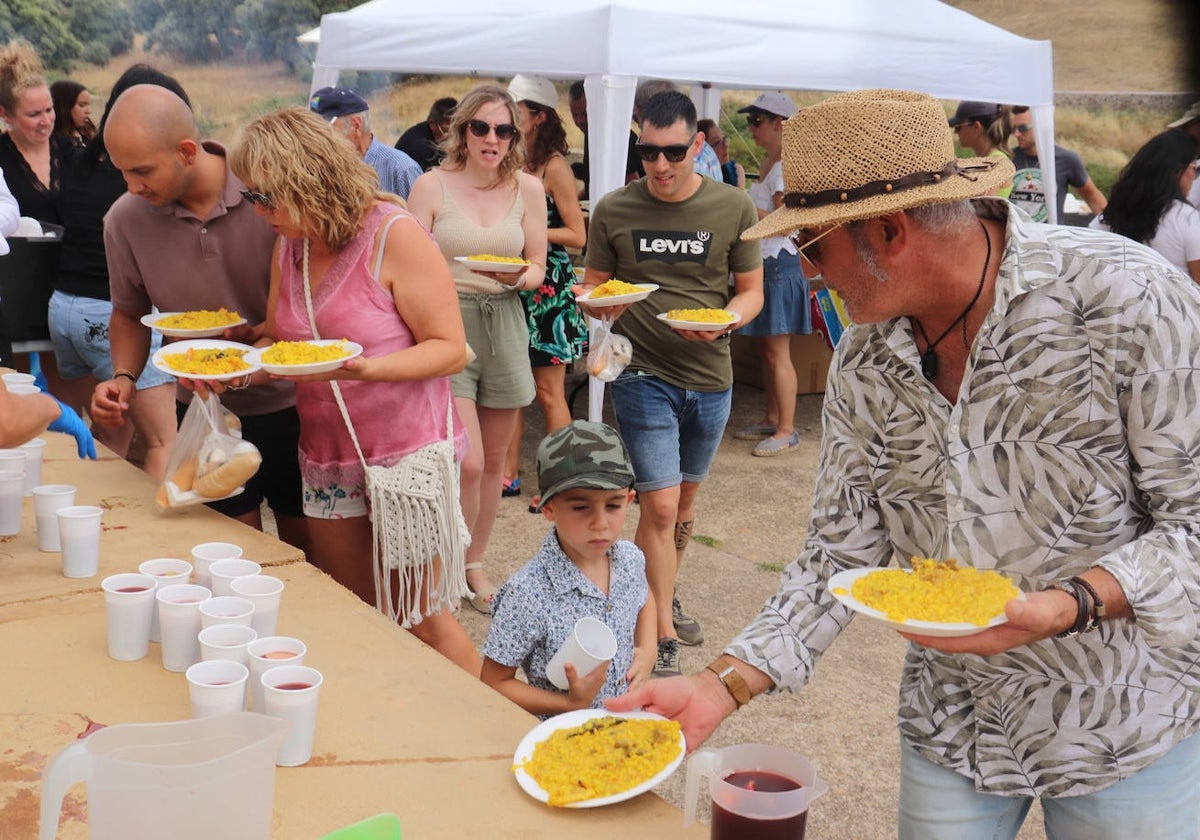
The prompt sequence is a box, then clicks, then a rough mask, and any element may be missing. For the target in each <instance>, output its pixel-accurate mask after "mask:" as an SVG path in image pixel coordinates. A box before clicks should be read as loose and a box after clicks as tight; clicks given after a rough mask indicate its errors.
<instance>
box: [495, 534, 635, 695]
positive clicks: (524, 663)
mask: <svg viewBox="0 0 1200 840" xmlns="http://www.w3.org/2000/svg"><path fill="white" fill-rule="evenodd" d="M608 557H609V563H610V572H609V580H608V594H607V595H605V594H604V593H603V592H601V591H600V588H599V587H598V586H596V584H594V583H592V581H591V580H590V579H589V578H588V577H587V576H586V575H585V574H584V573H583V572H581V571H580V570H579V567H578V566H576V565H575V564H574V563H572V562H571V559H570V558H569V557H567V555H566V554H565V553H563V550H562V548H561V547H560V546H559V544H558V530H557V529H556V528H551V529H550V533H549V534H548V535H547V536H546V539H545V540H544V541H543V542H542V547H541V548H540V549H539V550H538V553H537V554H535V555H534V556H533V559H532V560H530V561H529V562H528V563H526V564H525V565H524V566H522V567H521V568H520V570H519V571H518V572H517V573H516V574H515V575H513V576H512V577H511V578H509V579H508V582H507V583H505V584H504V585H503V586H501V587H500V591H499V592H497V593H496V597H495V598H494V599H493V600H492V626H491V629H490V630H489V631H488V637H487V641H486V642H484V644H483V655H484V656H486V657H487V658H488V659H490V660H492V661H493V662H498V663H499V664H501V665H506V666H508V667H510V668H517V667H519V668H521V669H522V670H523V671H524V672H525V678H526V679H527V680H528V681H529V684H530V685H532V686H536V687H537V688H544V689H546V690H547V691H553V692H557V693H560V694H561V693H562V692H561V691H559V689H558V688H556V687H555V686H554V685H553V684H552V683H551V682H550V681H549V680H548V679H546V666H547V665H549V664H550V660H551V659H552V658H553V657H554V654H555V653H557V652H558V649H559V648H560V647H562V644H563V642H565V641H566V640H567V637H568V636H570V635H571V631H572V630H574V629H575V622H576V621H578V620H579V619H581V618H583V617H584V616H591V617H593V618H597V619H599V620H600V621H603V622H604V623H605V624H606V625H608V629H610V630H612V632H613V635H614V636H616V637H617V653H616V656H614V657H613V658H612V661H611V662H609V663H608V677H607V678H606V679H605V681H604V685H603V686H602V687H601V689H600V691H599V692H598V693H597V694H596V699H595V701H594V702H593V703H592V708H594V709H600V708H603V707H604V698H606V697H616V696H617V695H619V694H624V693H625V692H626V691H627V690H628V689H629V686H628V684H627V683H626V681H625V674H626V673H628V671H629V668H630V666H631V665H632V664H633V643H634V629H635V628H636V627H637V619H638V613H639V612H640V611H641V609H642V607H643V606H645V604H646V598H647V597H648V596H649V594H650V587H649V585H648V584H647V583H646V557H645V555H643V554H642V550H641V549H640V548H638V547H637V546H636V545H634V544H633V543H631V542H629V541H628V540H620V541H618V542H616V543H614V544H613V547H612V548H611V549H609V551H608ZM542 717H543V718H546V717H550V716H549V715H542Z"/></svg>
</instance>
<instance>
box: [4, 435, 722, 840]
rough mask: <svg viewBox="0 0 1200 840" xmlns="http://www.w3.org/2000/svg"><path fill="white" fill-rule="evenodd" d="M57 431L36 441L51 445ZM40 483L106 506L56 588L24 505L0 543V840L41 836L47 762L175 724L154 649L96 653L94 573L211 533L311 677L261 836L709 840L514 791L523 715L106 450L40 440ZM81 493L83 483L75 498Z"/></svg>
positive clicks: (184, 698) (662, 817)
mask: <svg viewBox="0 0 1200 840" xmlns="http://www.w3.org/2000/svg"><path fill="white" fill-rule="evenodd" d="M52 438H63V436H61V435H47V439H48V440H51V439H52ZM43 481H44V483H71V484H75V485H76V486H77V487H79V501H80V503H84V504H87V503H99V504H102V505H103V506H105V507H106V512H105V517H104V527H105V530H104V533H103V535H102V538H101V539H102V542H101V562H100V567H101V568H100V574H99V575H98V576H97V577H94V578H87V579H84V580H68V579H67V578H64V577H63V576H62V574H61V570H60V567H59V560H58V558H59V555H57V554H47V553H42V552H38V550H37V545H36V539H35V538H34V532H33V521H32V502H31V501H27V502H26V507H27V511H26V514H27V516H26V519H25V522H24V527H23V530H22V533H21V534H20V535H18V536H17V537H14V538H11V539H10V540H8V541H7V542H6V543H4V544H2V545H0V551H3V557H2V559H0V650H3V651H5V654H4V658H3V663H4V671H5V673H4V676H3V678H2V679H0V837H3V838H5V840H7V838H10V837H12V838H27V837H36V830H37V821H38V808H39V802H40V798H39V791H40V777H41V771H42V768H43V767H44V766H45V764H46V762H47V761H48V759H49V758H50V757H51V756H52V755H53V754H54V753H55V752H57V751H58V749H60V748H61V747H62V746H64V745H66V744H68V743H70V742H71V741H72V740H74V739H75V738H76V737H78V736H79V735H80V734H81V733H82V732H84V731H85V730H86V729H87V728H88V727H89V726H90V725H92V724H115V723H126V722H135V721H141V722H157V721H168V720H178V719H181V718H185V717H187V715H188V692H187V685H186V681H185V680H184V677H183V675H182V674H178V673H171V672H168V671H165V670H164V669H163V668H162V667H161V660H160V654H159V650H158V646H157V645H151V649H150V655H149V656H148V657H146V658H145V659H142V660H140V661H137V662H117V661H114V660H112V659H109V658H108V656H107V654H106V640H105V619H104V599H103V595H102V593H101V591H100V580H101V579H102V578H103V577H104V576H105V575H108V574H112V573H114V572H118V571H131V570H134V569H136V567H137V564H138V563H139V562H140V561H141V560H145V559H148V558H150V557H158V556H176V557H187V556H188V552H189V549H190V547H191V545H193V544H194V543H196V542H204V541H213V540H223V541H229V542H235V543H237V544H238V545H241V546H243V547H244V548H245V552H244V553H245V555H246V556H247V557H251V558H252V559H255V560H257V561H259V562H260V563H263V564H264V565H266V566H269V567H270V568H268V569H265V570H264V573H267V574H271V575H274V576H277V577H279V578H281V579H282V580H283V581H284V582H285V589H284V592H283V598H282V602H281V606H280V614H279V629H278V632H279V633H281V634H283V635H290V636H295V637H297V638H300V639H302V640H303V641H304V642H305V643H306V644H307V646H308V653H307V655H306V658H305V664H307V665H311V666H313V667H315V668H317V669H318V670H320V671H321V672H322V674H323V675H324V678H325V679H324V683H323V685H322V687H321V697H320V706H319V712H318V718H317V729H316V736H315V739H314V746H313V758H312V760H311V761H310V762H309V763H308V764H306V765H305V766H303V767H295V768H279V769H278V770H277V772H276V787H275V802H274V819H273V831H272V836H273V837H274V838H280V839H281V840H315V839H316V838H319V837H321V836H322V835H324V834H326V833H328V832H330V831H333V830H335V829H337V828H340V827H343V826H346V825H350V824H352V823H354V822H357V821H358V820H361V819H364V818H366V817H369V816H372V815H374V814H377V813H381V812H385V811H390V812H393V813H396V814H398V815H399V817H400V820H401V823H402V826H403V836H404V838H405V840H417V838H449V837H454V838H475V837H478V838H521V839H522V840H536V838H547V840H548V839H549V838H559V837H566V836H570V837H578V838H584V839H585V840H586V838H597V840H599V838H605V840H608V838H611V837H613V836H614V834H621V833H623V834H626V835H629V836H635V837H650V836H653V837H655V838H669V837H695V838H701V837H706V836H707V829H706V828H704V827H703V826H699V825H696V826H692V827H690V828H687V829H685V828H683V827H682V816H681V814H680V812H679V811H678V810H677V809H675V808H674V807H672V806H670V805H669V804H667V803H666V802H664V801H663V800H662V799H660V798H659V797H657V796H655V795H654V794H646V795H643V796H639V797H636V798H634V799H632V800H630V801H628V802H624V803H620V804H617V805H612V806H609V807H605V808H596V809H580V810H566V809H552V808H548V807H546V806H545V805H543V804H541V803H539V802H536V801H534V800H533V799H532V798H530V797H529V796H527V795H526V794H525V793H524V792H523V791H522V790H521V789H520V788H519V787H518V785H517V783H516V780H515V779H514V778H513V774H512V769H511V765H512V756H513V752H514V751H515V749H516V746H517V744H518V743H519V742H520V740H521V738H522V737H523V736H524V735H525V734H526V733H527V732H528V731H529V730H530V729H531V728H532V727H533V726H534V725H536V723H537V720H536V718H534V717H533V716H531V715H529V714H527V713H526V712H524V711H523V710H522V709H520V708H519V707H517V706H516V705H514V704H512V703H510V702H509V701H507V700H506V699H505V698H503V697H502V696H501V695H500V694H498V693H496V692H494V691H492V690H491V689H490V688H488V687H487V686H485V685H484V684H483V683H482V682H480V681H479V680H477V679H473V678H472V677H471V676H470V675H468V674H466V673H465V672H463V671H462V670H460V669H459V668H457V667H456V666H455V665H453V664H452V663H450V662H449V661H448V660H446V659H444V658H443V657H442V656H440V655H439V654H437V653H435V652H434V651H433V650H432V649H430V648H428V647H426V646H425V645H424V644H422V643H421V642H419V641H418V640H417V639H416V638H415V637H413V636H412V635H411V634H409V633H407V632H405V631H403V630H401V629H400V628H399V627H397V626H396V625H394V624H392V623H391V622H389V621H388V620H387V619H386V618H385V617H383V616H381V615H380V614H378V613H377V612H375V611H374V610H373V609H371V608H370V607H368V606H367V605H366V604H363V603H362V602H361V601H359V600H358V599H357V598H355V597H354V596H353V595H352V594H351V593H350V592H349V591H347V590H346V589H344V588H342V587H341V586H339V585H337V584H336V583H334V581H333V580H332V579H331V578H329V577H327V576H326V575H324V574H323V573H321V572H320V571H318V570H317V569H315V568H314V567H312V566H310V565H309V564H308V563H306V562H304V560H303V558H302V557H301V555H300V554H299V552H298V551H297V550H296V549H294V548H292V547H290V546H287V545H285V544H283V543H280V542H278V541H277V540H275V539H273V538H271V537H269V536H267V535H264V534H260V533H259V532H256V531H254V530H252V529H250V528H247V527H246V526H244V525H242V524H241V523H238V522H236V521H234V520H231V519H227V518H226V517H223V516H220V515H219V514H215V513H213V512H212V511H209V510H207V509H205V508H203V507H197V508H193V509H189V510H187V511H185V512H183V513H169V514H160V513H158V512H157V511H156V510H155V507H154V501H153V495H154V490H155V486H154V484H153V482H152V481H150V480H149V479H148V478H147V477H146V476H145V475H144V474H142V473H141V472H140V471H138V470H137V469H136V468H134V467H132V466H130V465H129V464H127V463H125V462H124V461H123V460H120V459H118V458H116V457H115V456H113V455H111V453H108V452H107V451H106V452H105V457H103V458H102V459H101V460H100V461H99V462H80V461H79V460H78V459H77V458H76V457H75V450H74V443H73V441H70V440H69V439H65V440H57V441H54V440H51V443H50V445H49V446H48V447H47V457H46V462H45V465H44V467H43ZM85 488H86V489H85ZM85 801H86V797H85V791H84V789H83V787H82V786H79V787H76V788H73V789H72V791H71V792H70V793H69V794H68V797H67V800H66V802H65V804H64V809H63V813H64V816H63V818H62V821H61V823H60V828H59V837H60V838H68V839H69V840H75V839H76V838H85V837H87V836H88V833H87V827H86V816H85V813H86V808H85Z"/></svg>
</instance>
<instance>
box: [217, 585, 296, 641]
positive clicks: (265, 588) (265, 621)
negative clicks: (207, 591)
mask: <svg viewBox="0 0 1200 840" xmlns="http://www.w3.org/2000/svg"><path fill="white" fill-rule="evenodd" d="M229 588H230V590H232V592H233V594H234V595H237V596H239V597H242V598H245V599H246V600H247V601H249V602H250V603H252V604H254V615H252V616H251V617H250V626H251V627H253V628H254V629H255V630H256V631H257V632H258V635H260V636H274V635H275V625H276V624H277V623H278V621H279V599H280V598H281V597H282V596H283V581H281V580H280V579H279V578H276V577H271V576H270V575H247V576H246V577H240V578H234V580H233V582H232V583H231V584H229Z"/></svg>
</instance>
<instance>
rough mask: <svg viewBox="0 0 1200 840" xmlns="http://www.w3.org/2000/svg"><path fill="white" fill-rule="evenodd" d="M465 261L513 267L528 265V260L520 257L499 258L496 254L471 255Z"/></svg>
mask: <svg viewBox="0 0 1200 840" xmlns="http://www.w3.org/2000/svg"><path fill="white" fill-rule="evenodd" d="M467 259H469V260H472V261H473V262H494V263H512V264H513V265H528V264H529V260H526V259H522V258H521V257H500V256H497V255H496V254H471V256H469V257H467Z"/></svg>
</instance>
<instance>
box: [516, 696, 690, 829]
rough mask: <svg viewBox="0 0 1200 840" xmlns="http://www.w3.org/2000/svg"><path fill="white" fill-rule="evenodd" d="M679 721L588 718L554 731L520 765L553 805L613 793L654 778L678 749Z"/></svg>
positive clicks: (679, 742)
mask: <svg viewBox="0 0 1200 840" xmlns="http://www.w3.org/2000/svg"><path fill="white" fill-rule="evenodd" d="M679 732H680V729H679V722H678V721H674V720H646V719H639V718H617V717H612V716H611V715H609V716H605V717H599V718H593V719H591V720H589V721H587V722H585V723H582V724H580V725H579V726H573V727H571V728H569V729H559V730H556V731H555V732H553V733H552V734H551V735H550V737H549V738H547V739H546V740H545V741H542V742H541V743H539V744H537V746H535V747H534V749H533V755H532V756H530V758H529V760H528V761H526V762H525V763H524V764H523V765H522V768H523V769H524V770H525V772H526V773H528V774H529V776H530V777H531V778H532V779H533V780H534V781H536V782H537V783H538V785H540V786H541V788H542V790H544V791H546V793H547V795H548V796H549V801H548V803H547V804H549V805H553V806H556V807H562V806H564V805H570V804H572V803H575V802H583V801H585V800H588V799H598V798H601V797H605V796H612V795H614V794H618V793H621V792H623V791H627V790H630V789H632V788H634V787H636V786H638V785H639V784H642V783H643V782H645V781H647V780H649V779H651V778H653V777H654V776H655V775H656V774H658V773H660V772H662V770H663V769H664V768H665V767H666V766H667V765H668V764H670V763H671V762H672V761H674V760H675V758H676V757H677V756H679V754H680V751H681V750H682V749H683V747H682V746H681V739H680V734H679Z"/></svg>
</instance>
